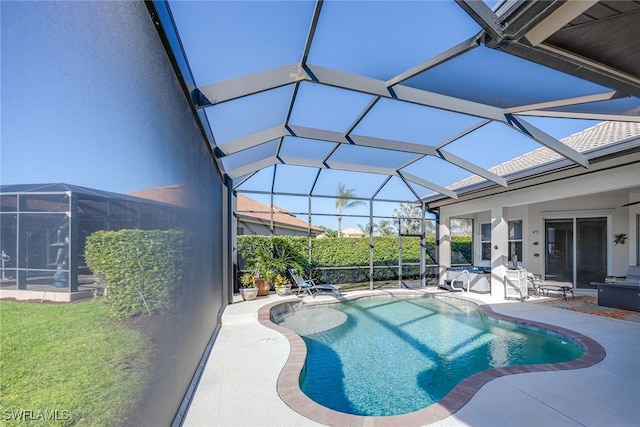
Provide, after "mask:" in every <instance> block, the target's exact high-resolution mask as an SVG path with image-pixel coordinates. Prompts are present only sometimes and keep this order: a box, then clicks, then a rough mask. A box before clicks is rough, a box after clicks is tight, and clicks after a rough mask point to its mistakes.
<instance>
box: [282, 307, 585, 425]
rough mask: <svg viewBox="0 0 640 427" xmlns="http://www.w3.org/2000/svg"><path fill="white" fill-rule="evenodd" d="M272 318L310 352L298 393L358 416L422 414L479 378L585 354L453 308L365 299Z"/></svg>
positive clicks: (563, 339) (534, 330)
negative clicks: (467, 381) (488, 372)
mask: <svg viewBox="0 0 640 427" xmlns="http://www.w3.org/2000/svg"><path fill="white" fill-rule="evenodd" d="M272 318H273V321H274V322H275V323H277V324H279V325H280V326H284V327H287V328H289V329H291V330H293V331H295V332H296V333H297V334H299V335H300V336H302V338H303V340H304V343H305V345H306V347H307V349H308V353H307V355H306V363H305V364H304V367H303V369H301V370H300V374H299V385H300V389H301V390H302V391H303V392H304V393H305V394H306V395H307V396H309V397H310V398H311V399H313V400H314V401H316V402H318V403H319V404H321V405H323V406H325V407H327V408H331V409H333V410H335V411H338V412H342V413H348V414H355V415H362V416H389V415H398V414H406V413H410V412H413V411H418V410H420V409H422V408H425V407H428V406H430V405H433V404H434V403H436V402H439V401H440V400H441V399H443V397H444V396H447V395H448V394H449V393H450V392H451V391H452V390H453V389H454V388H455V387H456V386H458V385H459V384H460V383H461V382H463V381H465V379H466V378H468V377H470V376H473V375H474V374H476V373H478V372H481V371H486V370H492V369H494V370H495V369H496V368H502V367H505V366H513V365H521V366H523V365H533V364H545V365H544V366H548V365H549V364H557V363H563V362H568V361H571V360H575V359H578V358H580V357H581V356H582V355H583V353H584V349H583V347H582V346H581V345H579V344H578V343H577V342H575V341H574V340H573V339H570V338H568V337H567V336H562V335H560V334H558V333H554V332H550V331H544V330H542V329H541V328H538V327H532V326H529V327H526V328H522V327H521V326H516V325H515V324H513V323H511V322H506V321H498V320H494V319H492V318H490V317H487V316H485V315H484V313H483V312H482V311H481V310H479V309H478V306H477V305H475V304H472V303H470V302H466V301H461V300H457V299H453V298H433V297H416V296H411V297H409V296H385V297H373V298H362V299H358V300H355V301H350V302H347V303H344V304H331V305H329V306H324V307H309V308H304V309H302V310H280V314H278V315H275V316H272ZM503 369H508V368H503Z"/></svg>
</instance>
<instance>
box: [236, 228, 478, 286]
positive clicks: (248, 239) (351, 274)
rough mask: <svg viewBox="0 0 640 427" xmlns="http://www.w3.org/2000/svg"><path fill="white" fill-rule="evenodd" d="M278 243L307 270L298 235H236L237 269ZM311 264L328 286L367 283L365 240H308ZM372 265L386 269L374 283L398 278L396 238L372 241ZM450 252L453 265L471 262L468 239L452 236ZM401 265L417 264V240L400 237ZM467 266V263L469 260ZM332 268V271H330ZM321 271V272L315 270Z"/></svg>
mask: <svg viewBox="0 0 640 427" xmlns="http://www.w3.org/2000/svg"><path fill="white" fill-rule="evenodd" d="M279 242H286V244H287V247H289V248H291V249H292V250H294V251H295V252H296V253H297V254H298V255H297V259H298V260H300V264H301V265H303V266H305V269H306V268H307V267H308V264H307V263H308V259H309V254H308V250H309V249H308V242H309V239H308V238H307V237H301V236H274V237H269V236H258V235H243V236H238V266H239V269H240V270H242V269H245V268H246V267H245V265H246V260H247V259H249V258H251V256H252V254H253V253H255V252H256V251H258V250H260V249H269V248H270V245H271V244H272V243H273V244H274V246H276V247H278V245H279V244H282V243H279ZM311 244H312V255H311V265H312V267H313V278H314V279H315V280H320V281H329V282H332V283H356V282H363V281H369V238H368V237H363V238H330V237H329V238H322V239H312V240H311ZM373 246H374V250H373V263H374V266H377V267H380V266H387V268H374V280H393V279H397V278H398V267H397V264H398V238H397V237H395V236H376V237H374V238H373ZM451 250H452V253H454V254H455V255H456V256H455V258H456V259H454V260H453V261H454V263H455V262H456V261H457V260H458V259H460V260H462V261H460V262H463V263H464V262H465V259H467V260H471V251H472V242H471V237H453V238H452V241H451ZM426 251H427V264H434V263H435V262H434V261H433V260H434V259H435V252H436V246H435V240H434V239H433V238H431V239H427V241H426ZM402 261H403V263H419V262H420V238H419V237H404V238H403V239H402ZM469 263H470V261H469ZM332 267H333V268H334V269H332ZM336 267H362V268H352V269H344V270H340V269H335V268H336ZM318 268H322V270H318ZM419 273H420V268H419V266H406V267H403V277H407V278H411V277H418V275H419Z"/></svg>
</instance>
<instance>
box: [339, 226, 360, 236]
mask: <svg viewBox="0 0 640 427" xmlns="http://www.w3.org/2000/svg"><path fill="white" fill-rule="evenodd" d="M342 235H343V236H344V237H364V236H365V234H364V232H363V231H362V230H357V229H355V228H352V227H349V228H345V229H344V230H342Z"/></svg>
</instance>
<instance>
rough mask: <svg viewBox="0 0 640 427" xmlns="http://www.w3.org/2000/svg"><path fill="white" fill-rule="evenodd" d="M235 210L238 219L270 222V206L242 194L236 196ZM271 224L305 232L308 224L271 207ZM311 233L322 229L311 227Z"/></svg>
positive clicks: (290, 214) (282, 210) (320, 231)
mask: <svg viewBox="0 0 640 427" xmlns="http://www.w3.org/2000/svg"><path fill="white" fill-rule="evenodd" d="M236 209H237V212H238V217H239V218H246V219H249V218H250V219H255V220H258V221H260V222H269V221H271V213H270V212H271V205H267V204H264V203H260V202H258V201H257V200H253V199H251V198H249V197H247V196H244V195H242V194H238V199H237V204H236ZM273 222H274V223H275V224H276V225H280V226H283V225H284V226H288V227H293V228H297V229H300V230H305V231H306V230H307V228H308V227H309V224H308V223H307V222H305V221H302V220H301V219H298V218H296V216H295V215H294V214H292V213H291V212H288V211H286V210H285V209H282V208H279V207H278V206H275V205H274V206H273ZM311 232H312V233H322V229H321V228H319V227H316V226H315V225H312V226H311Z"/></svg>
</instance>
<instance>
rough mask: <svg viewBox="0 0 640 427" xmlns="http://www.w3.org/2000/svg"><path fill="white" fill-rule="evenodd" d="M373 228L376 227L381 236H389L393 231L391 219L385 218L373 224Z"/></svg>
mask: <svg viewBox="0 0 640 427" xmlns="http://www.w3.org/2000/svg"><path fill="white" fill-rule="evenodd" d="M375 228H377V229H378V232H379V233H380V235H381V236H390V235H392V234H393V232H394V229H393V224H392V223H391V221H389V220H386V219H381V220H380V221H378V224H377V225H376V226H375Z"/></svg>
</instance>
